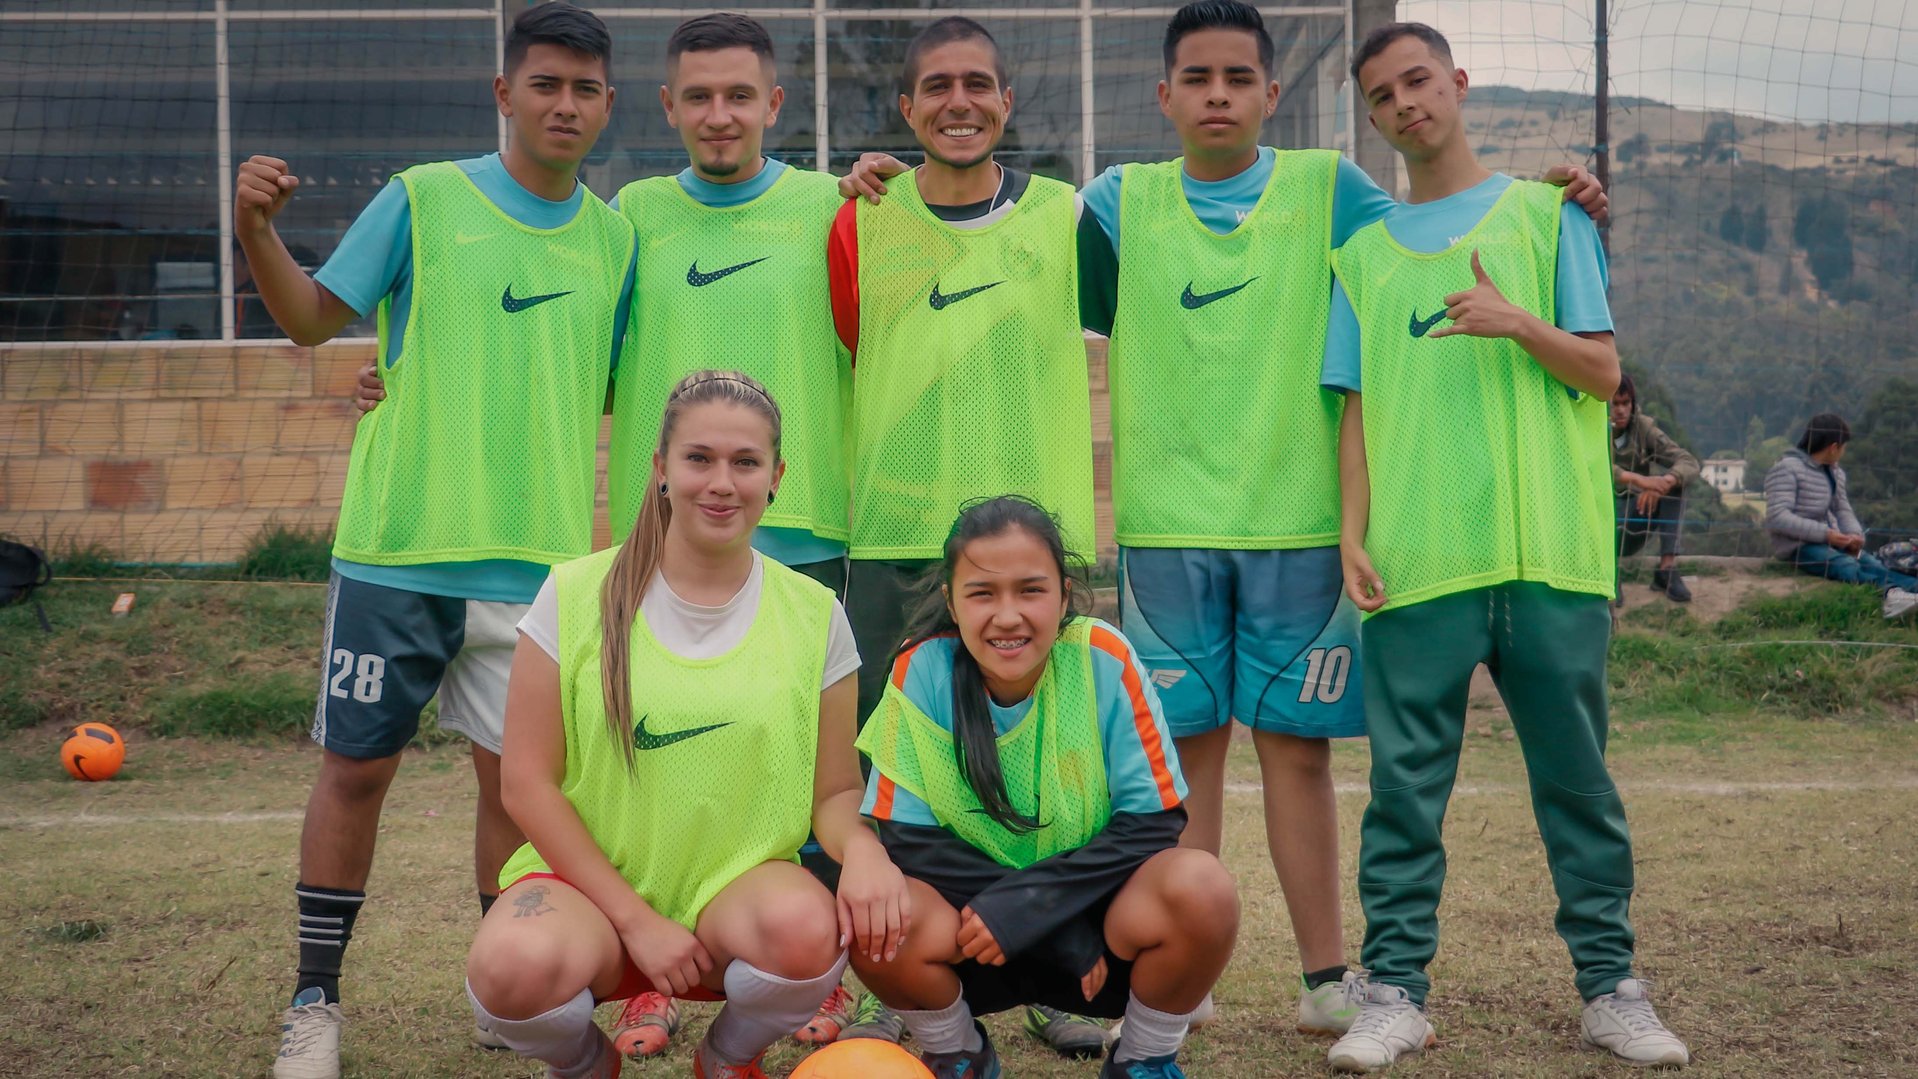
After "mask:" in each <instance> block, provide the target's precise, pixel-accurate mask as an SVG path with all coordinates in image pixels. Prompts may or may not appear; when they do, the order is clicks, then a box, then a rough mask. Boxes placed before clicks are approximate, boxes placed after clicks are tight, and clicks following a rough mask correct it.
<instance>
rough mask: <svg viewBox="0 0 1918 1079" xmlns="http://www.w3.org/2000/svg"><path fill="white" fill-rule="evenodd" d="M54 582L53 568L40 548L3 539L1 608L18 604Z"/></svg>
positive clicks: (1, 553) (1, 542)
mask: <svg viewBox="0 0 1918 1079" xmlns="http://www.w3.org/2000/svg"><path fill="white" fill-rule="evenodd" d="M51 580H53V565H52V564H51V563H49V562H48V561H47V556H46V555H44V554H41V553H40V549H39V548H38V547H29V546H27V545H26V544H24V543H15V542H13V541H12V540H4V539H0V607H5V606H7V605H8V604H10V603H18V602H20V601H21V600H24V599H26V598H27V597H28V596H30V595H32V594H33V590H34V589H36V588H38V587H40V586H41V585H43V584H46V583H47V582H48V581H51Z"/></svg>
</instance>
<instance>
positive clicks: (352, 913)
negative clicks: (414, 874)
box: [293, 884, 366, 1004]
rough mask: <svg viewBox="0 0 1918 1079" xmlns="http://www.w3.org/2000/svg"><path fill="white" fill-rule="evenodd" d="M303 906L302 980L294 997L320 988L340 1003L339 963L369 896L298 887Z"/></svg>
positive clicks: (297, 893) (301, 910) (332, 999)
mask: <svg viewBox="0 0 1918 1079" xmlns="http://www.w3.org/2000/svg"><path fill="white" fill-rule="evenodd" d="M293 894H294V896H295V897H296V898H298V900H299V904H300V934H299V943H300V977H299V981H298V982H296V983H294V986H293V995H294V996H298V995H299V994H301V993H302V992H305V991H306V990H308V989H312V988H318V989H319V990H320V992H321V993H322V994H324V996H325V999H326V1000H327V1001H329V1002H331V1003H335V1004H337V1003H339V999H340V960H341V959H342V958H343V957H344V956H345V955H346V945H347V942H348V941H350V940H352V939H353V920H354V919H355V918H357V917H359V913H360V904H361V903H364V902H366V893H365V892H360V891H345V890H342V889H339V888H319V887H315V886H314V885H311V884H296V885H294V886H293Z"/></svg>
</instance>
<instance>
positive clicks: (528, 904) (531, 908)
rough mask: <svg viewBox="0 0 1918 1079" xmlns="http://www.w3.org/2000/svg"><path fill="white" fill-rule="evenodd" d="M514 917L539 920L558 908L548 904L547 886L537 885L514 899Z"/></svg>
mask: <svg viewBox="0 0 1918 1079" xmlns="http://www.w3.org/2000/svg"><path fill="white" fill-rule="evenodd" d="M513 908H514V910H513V917H515V918H537V917H539V916H540V915H542V914H546V913H548V912H550V911H552V910H554V909H556V908H554V907H552V906H551V905H549V904H548V903H547V902H546V885H544V884H536V885H534V886H533V887H531V888H528V889H526V891H525V892H523V893H522V894H520V895H519V896H516V897H515V898H514V899H513Z"/></svg>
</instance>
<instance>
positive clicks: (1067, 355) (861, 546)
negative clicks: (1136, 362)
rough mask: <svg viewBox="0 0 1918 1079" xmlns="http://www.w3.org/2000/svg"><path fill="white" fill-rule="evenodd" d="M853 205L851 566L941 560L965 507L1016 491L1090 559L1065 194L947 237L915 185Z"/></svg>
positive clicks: (1087, 418)
mask: <svg viewBox="0 0 1918 1079" xmlns="http://www.w3.org/2000/svg"><path fill="white" fill-rule="evenodd" d="M887 188H888V194H887V195H886V198H885V199H884V200H883V201H881V203H880V204H879V205H877V206H874V205H872V204H870V203H866V202H861V203H860V204H859V208H858V210H857V214H858V228H859V349H858V360H857V363H858V367H857V372H858V373H857V376H856V381H857V389H856V392H855V393H854V395H853V445H854V459H853V487H852V489H853V507H852V512H853V524H852V556H853V557H854V558H897V559H904V558H936V557H938V556H939V554H940V551H941V548H942V546H943V544H944V543H945V539H946V533H947V531H948V530H949V529H950V528H951V527H952V522H953V519H954V518H955V517H956V516H957V515H958V511H959V507H960V505H961V504H962V503H964V502H965V501H967V500H968V499H972V498H977V497H981V496H991V495H1001V494H1022V495H1026V496H1028V497H1030V498H1033V499H1035V500H1037V501H1038V502H1039V503H1040V504H1041V505H1043V506H1045V507H1046V509H1048V510H1050V511H1052V512H1053V513H1055V514H1057V515H1058V517H1059V519H1060V522H1061V524H1062V525H1063V526H1064V528H1065V538H1066V543H1067V544H1068V545H1069V546H1070V547H1071V548H1072V549H1074V550H1076V551H1080V552H1086V553H1090V552H1091V551H1092V550H1093V546H1092V544H1093V523H1092V521H1093V519H1092V405H1091V392H1090V386H1089V380H1088V377H1087V371H1086V350H1085V337H1084V335H1083V334H1082V332H1081V331H1080V329H1079V262H1078V250H1077V246H1076V239H1075V235H1074V230H1075V223H1074V201H1073V192H1072V189H1071V188H1070V187H1068V186H1066V185H1065V184H1062V183H1059V182H1058V181H1056V180H1048V179H1045V178H1043V177H1038V176H1035V177H1033V178H1032V182H1031V186H1030V187H1028V188H1027V189H1026V193H1025V194H1024V195H1023V196H1022V197H1021V198H1020V199H1019V202H1018V205H1017V206H1015V207H1014V208H1013V209H1012V211H1011V212H1010V213H1008V214H1007V215H1006V216H1005V217H1003V218H1001V219H1000V220H998V221H995V222H993V223H992V224H990V225H987V226H985V227H983V228H978V229H956V228H953V227H952V226H950V225H947V224H946V223H944V222H942V221H940V220H939V219H938V218H937V217H934V216H933V214H932V212H931V211H929V210H927V209H926V206H925V203H924V202H923V201H921V199H920V197H919V193H918V188H917V186H916V184H915V183H914V182H913V178H912V174H910V173H907V174H904V175H901V176H898V177H895V178H893V179H891V180H888V181H887Z"/></svg>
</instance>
